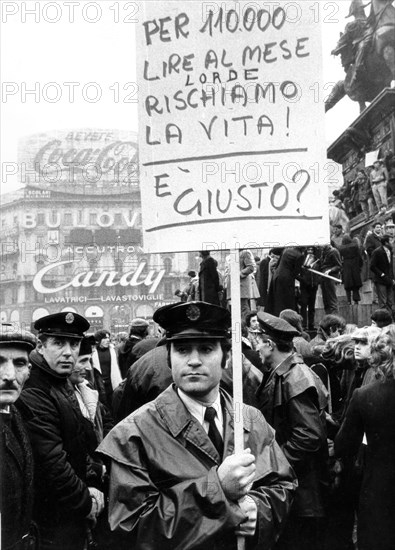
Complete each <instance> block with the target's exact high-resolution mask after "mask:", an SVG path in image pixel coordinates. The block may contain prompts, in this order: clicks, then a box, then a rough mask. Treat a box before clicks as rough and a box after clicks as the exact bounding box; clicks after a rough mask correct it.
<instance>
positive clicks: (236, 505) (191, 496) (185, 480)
mask: <svg viewBox="0 0 395 550" xmlns="http://www.w3.org/2000/svg"><path fill="white" fill-rule="evenodd" d="M154 321H156V322H157V323H159V324H160V325H161V326H162V327H163V328H164V329H165V330H166V338H167V351H168V358H169V366H170V367H171V373H172V377H173V381H174V383H173V384H172V385H171V386H170V387H169V388H167V389H166V390H165V391H164V392H163V393H161V394H160V395H159V396H158V397H157V399H155V401H153V402H151V403H148V404H147V405H144V406H143V407H141V408H140V409H138V410H137V411H136V412H135V413H133V414H132V415H130V416H129V417H127V418H126V419H125V420H123V421H122V422H121V423H119V424H118V425H117V426H116V427H115V428H114V429H113V430H112V431H111V432H110V434H109V435H108V436H107V437H106V438H105V439H104V441H103V442H102V444H101V445H100V447H99V449H98V450H99V452H102V453H103V454H105V455H107V456H108V457H109V458H110V459H111V479H110V502H109V518H110V526H111V528H112V529H114V530H117V531H118V532H120V533H122V534H123V537H124V539H125V542H126V544H127V547H129V548H133V549H134V550H142V549H146V548H150V549H152V550H192V549H193V550H203V549H206V548H210V549H211V550H233V549H234V550H235V549H236V535H242V536H245V537H246V542H247V547H248V548H250V549H251V550H252V549H261V548H265V549H270V548H272V547H273V544H274V543H275V541H276V539H277V538H278V536H279V534H280V531H281V528H282V524H283V523H284V521H285V519H286V517H287V514H288V510H289V507H290V504H291V501H292V494H293V491H294V488H295V478H294V474H293V472H292V469H291V468H290V466H289V464H288V462H287V461H286V459H285V457H284V455H283V453H282V452H281V450H280V448H279V446H278V445H277V443H276V441H275V436H274V431H273V430H272V428H271V427H270V426H269V425H268V424H267V422H266V421H265V419H264V418H263V416H262V415H261V413H260V412H259V411H258V410H257V409H254V408H253V407H249V406H247V405H243V407H242V410H241V411H239V412H240V416H241V417H242V418H244V445H245V451H244V452H241V453H238V454H236V455H235V454H233V453H234V422H235V421H239V418H236V417H235V412H237V411H235V410H234V404H233V401H232V398H231V397H230V396H229V395H228V394H227V393H226V392H224V391H222V390H220V387H219V385H220V380H221V376H222V369H223V368H224V366H225V364H226V361H227V358H228V354H229V347H230V344H229V341H228V330H229V328H230V313H229V311H227V310H226V309H225V308H222V307H220V306H215V305H213V304H207V303H204V302H190V303H177V304H170V305H169V306H164V307H162V308H160V309H159V310H157V311H156V312H155V314H154Z"/></svg>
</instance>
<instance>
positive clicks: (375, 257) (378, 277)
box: [370, 246, 394, 286]
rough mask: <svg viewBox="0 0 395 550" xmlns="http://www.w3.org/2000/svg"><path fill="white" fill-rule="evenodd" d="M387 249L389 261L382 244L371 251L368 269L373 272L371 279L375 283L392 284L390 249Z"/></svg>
mask: <svg viewBox="0 0 395 550" xmlns="http://www.w3.org/2000/svg"><path fill="white" fill-rule="evenodd" d="M387 250H389V252H390V261H388V256H387V253H386V251H385V250H384V247H383V246H380V247H379V248H376V250H374V251H373V254H372V258H371V263H370V270H371V271H372V272H373V273H374V278H373V281H374V282H375V283H376V284H380V285H385V286H392V284H393V279H394V274H393V271H392V250H390V249H388V248H387Z"/></svg>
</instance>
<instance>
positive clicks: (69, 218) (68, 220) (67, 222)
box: [63, 212, 73, 225]
mask: <svg viewBox="0 0 395 550" xmlns="http://www.w3.org/2000/svg"><path fill="white" fill-rule="evenodd" d="M63 223H64V224H65V225H73V215H72V213H71V212H65V214H64V220H63Z"/></svg>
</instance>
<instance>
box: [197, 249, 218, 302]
mask: <svg viewBox="0 0 395 550" xmlns="http://www.w3.org/2000/svg"><path fill="white" fill-rule="evenodd" d="M219 290H220V286H219V277H218V271H217V264H216V261H215V260H214V258H212V257H211V256H207V257H206V258H203V259H202V261H201V263H200V269H199V300H202V301H203V302H208V303H210V304H216V305H217V306H219V297H218V292H219Z"/></svg>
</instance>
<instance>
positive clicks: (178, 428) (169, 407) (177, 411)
mask: <svg viewBox="0 0 395 550" xmlns="http://www.w3.org/2000/svg"><path fill="white" fill-rule="evenodd" d="M220 391H221V398H222V399H221V401H222V403H223V420H224V456H223V457H222V456H219V454H218V451H217V449H216V448H215V447H214V445H213V443H212V441H211V439H210V438H209V436H208V434H207V433H206V432H205V430H204V428H203V426H202V425H201V424H200V423H199V422H198V421H197V420H196V419H195V418H194V417H193V416H192V415H191V414H190V412H189V411H188V409H187V408H186V407H185V405H184V403H183V402H182V401H181V399H180V398H179V396H178V394H177V390H176V388H175V386H174V384H172V385H171V386H170V387H169V388H167V389H166V390H165V391H164V392H162V394H161V395H160V396H159V397H158V398H157V399H156V407H157V410H158V412H159V414H160V415H161V417H162V418H163V420H164V422H165V423H166V424H167V426H168V429H169V430H170V432H171V433H172V435H173V437H176V438H178V439H183V440H184V441H185V445H187V444H189V445H192V446H193V447H194V448H195V449H197V450H198V451H199V452H201V453H203V454H205V455H206V456H207V457H209V458H210V460H211V461H213V462H214V463H215V464H218V465H219V464H221V462H222V460H223V458H224V457H226V456H229V455H231V454H233V453H234V411H233V405H232V401H231V399H230V397H229V396H228V394H227V393H226V392H224V391H223V390H220ZM244 432H245V433H246V432H247V433H248V432H249V429H248V427H246V426H244Z"/></svg>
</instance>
